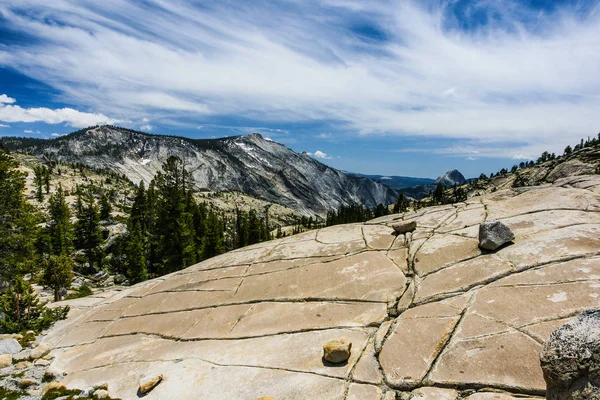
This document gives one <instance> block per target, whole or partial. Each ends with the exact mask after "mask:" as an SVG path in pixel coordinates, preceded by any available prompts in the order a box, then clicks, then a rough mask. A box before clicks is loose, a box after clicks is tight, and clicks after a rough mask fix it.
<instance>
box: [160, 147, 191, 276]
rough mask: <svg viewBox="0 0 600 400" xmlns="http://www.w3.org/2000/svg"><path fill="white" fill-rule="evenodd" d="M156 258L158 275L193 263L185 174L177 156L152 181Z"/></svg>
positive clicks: (170, 158) (167, 162) (186, 178)
mask: <svg viewBox="0 0 600 400" xmlns="http://www.w3.org/2000/svg"><path fill="white" fill-rule="evenodd" d="M154 181H155V185H156V215H157V219H156V238H155V240H156V243H157V249H156V250H157V253H158V254H157V258H158V259H159V260H161V262H162V265H161V268H162V270H163V271H162V272H164V273H168V272H172V271H177V270H179V269H182V268H185V267H187V266H188V265H190V264H192V263H194V262H195V261H196V254H197V253H198V252H197V248H196V245H195V243H196V241H195V236H196V235H195V230H194V221H193V215H192V213H191V212H190V210H189V207H186V205H187V204H188V203H189V197H188V195H187V192H186V183H187V184H189V182H188V181H189V173H188V172H187V171H186V170H185V168H184V166H183V162H182V161H181V159H180V158H179V157H175V156H171V157H169V158H168V159H167V161H165V163H164V164H163V166H162V171H161V172H159V173H158V174H157V175H156V177H155V179H154Z"/></svg>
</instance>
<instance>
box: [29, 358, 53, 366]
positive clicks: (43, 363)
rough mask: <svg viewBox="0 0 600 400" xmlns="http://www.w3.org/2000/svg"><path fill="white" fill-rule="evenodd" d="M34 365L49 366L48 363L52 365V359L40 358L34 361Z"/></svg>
mask: <svg viewBox="0 0 600 400" xmlns="http://www.w3.org/2000/svg"><path fill="white" fill-rule="evenodd" d="M33 365H36V366H40V367H47V366H48V365H50V361H49V360H44V359H43V358H40V359H38V360H35V362H34V363H33Z"/></svg>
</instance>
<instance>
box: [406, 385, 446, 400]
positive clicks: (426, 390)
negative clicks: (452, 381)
mask: <svg viewBox="0 0 600 400" xmlns="http://www.w3.org/2000/svg"><path fill="white" fill-rule="evenodd" d="M411 395H412V397H411V400H456V399H457V398H458V392H457V391H456V390H453V389H440V388H434V387H423V388H419V389H416V390H413V391H412V393H411Z"/></svg>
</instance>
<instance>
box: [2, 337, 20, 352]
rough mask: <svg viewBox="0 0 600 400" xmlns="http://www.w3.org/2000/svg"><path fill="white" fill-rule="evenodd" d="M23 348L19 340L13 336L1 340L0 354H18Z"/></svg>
mask: <svg viewBox="0 0 600 400" xmlns="http://www.w3.org/2000/svg"><path fill="white" fill-rule="evenodd" d="M22 349H23V348H22V347H21V345H20V344H19V342H17V341H16V340H15V339H13V338H9V339H4V340H0V354H11V355H12V354H17V353H18V352H20V351H21V350H22Z"/></svg>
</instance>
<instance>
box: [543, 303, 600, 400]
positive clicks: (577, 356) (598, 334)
mask: <svg viewBox="0 0 600 400" xmlns="http://www.w3.org/2000/svg"><path fill="white" fill-rule="evenodd" d="M540 360H541V364H542V370H543V371H544V380H545V381H546V385H547V386H546V396H547V399H550V400H583V399H586V400H600V373H599V372H600V309H597V310H588V311H585V312H584V313H582V314H581V315H579V316H578V317H576V318H574V319H572V320H570V321H569V322H567V323H566V324H564V325H563V326H561V327H560V328H558V329H557V330H556V331H554V332H553V333H552V334H551V335H550V337H549V338H548V340H547V341H546V343H544V347H543V348H542V352H541V355H540Z"/></svg>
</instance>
